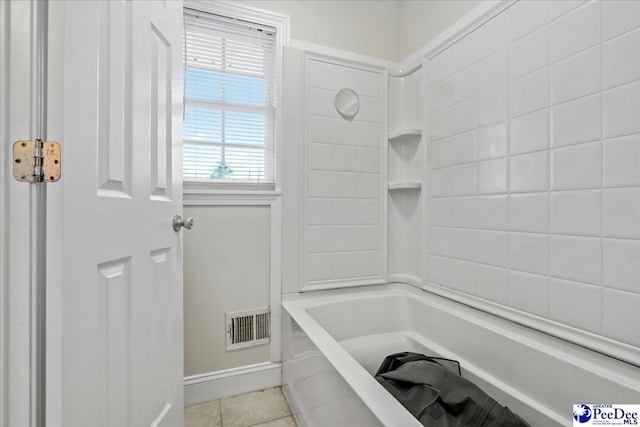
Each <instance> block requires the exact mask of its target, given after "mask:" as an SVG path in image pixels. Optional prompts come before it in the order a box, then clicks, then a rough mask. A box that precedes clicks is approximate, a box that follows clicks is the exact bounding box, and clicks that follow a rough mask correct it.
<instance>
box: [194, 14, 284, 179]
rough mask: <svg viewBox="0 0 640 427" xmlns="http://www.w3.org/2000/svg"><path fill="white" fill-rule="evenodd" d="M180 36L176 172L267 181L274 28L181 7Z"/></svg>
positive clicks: (271, 171) (271, 167)
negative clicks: (178, 157)
mask: <svg viewBox="0 0 640 427" xmlns="http://www.w3.org/2000/svg"><path fill="white" fill-rule="evenodd" d="M184 39H185V47H184V48H185V89H184V90H185V100H184V101H185V102H184V107H185V112H184V126H183V141H184V145H183V175H184V180H185V181H199V182H217V183H222V182H227V183H245V184H246V183H251V184H258V183H259V184H262V183H273V182H275V111H276V30H275V28H271V27H267V26H264V25H259V24H253V23H249V22H245V21H240V20H234V19H230V18H226V17H222V16H217V15H213V14H209V13H205V12H199V11H193V10H189V9H185V33H184Z"/></svg>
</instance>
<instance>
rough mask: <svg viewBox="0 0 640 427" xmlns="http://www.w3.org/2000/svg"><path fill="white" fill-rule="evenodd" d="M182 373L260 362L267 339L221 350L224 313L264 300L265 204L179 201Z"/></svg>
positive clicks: (267, 212)
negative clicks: (182, 225) (189, 226)
mask: <svg viewBox="0 0 640 427" xmlns="http://www.w3.org/2000/svg"><path fill="white" fill-rule="evenodd" d="M183 216H185V217H189V216H190V217H193V219H194V220H195V226H194V228H193V230H185V231H184V254H185V256H184V374H185V376H190V375H195V374H203V373H208V372H214V371H218V370H221V369H227V368H233V367H238V366H244V365H250V364H254V363H260V362H266V361H268V360H269V345H268V344H265V345H261V346H256V347H249V348H245V349H239V350H233V351H230V352H227V351H226V350H225V336H226V335H225V316H224V315H225V313H227V312H233V311H240V310H250V309H255V308H261V307H266V306H269V305H270V301H269V295H270V293H269V286H270V262H271V260H270V256H269V248H270V245H271V233H270V228H271V215H270V209H269V207H268V206H265V207H256V206H216V207H212V206H185V209H184V215H183Z"/></svg>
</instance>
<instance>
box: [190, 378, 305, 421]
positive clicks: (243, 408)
mask: <svg viewBox="0 0 640 427" xmlns="http://www.w3.org/2000/svg"><path fill="white" fill-rule="evenodd" d="M184 425H185V427H252V426H256V427H258V426H260V427H296V422H295V421H294V418H293V415H292V414H291V409H290V408H289V404H288V403H287V400H286V399H285V397H284V394H282V389H281V388H280V387H275V388H268V389H265V390H260V391H254V392H251V393H245V394H241V395H239V396H233V397H227V398H225V399H220V400H214V401H212V402H205V403H199V404H197V405H192V406H187V407H186V408H185V409H184Z"/></svg>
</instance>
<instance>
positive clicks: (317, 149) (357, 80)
mask: <svg viewBox="0 0 640 427" xmlns="http://www.w3.org/2000/svg"><path fill="white" fill-rule="evenodd" d="M307 86H308V88H307V96H308V111H307V117H306V123H307V138H306V141H307V142H306V166H307V167H306V176H307V189H306V199H305V203H306V209H305V211H306V215H307V218H306V223H307V231H306V242H307V244H306V251H307V252H306V260H307V262H306V269H307V281H308V282H310V283H322V282H331V281H349V280H357V279H362V278H377V277H381V274H382V270H381V267H380V266H381V265H382V260H383V257H382V255H383V251H382V249H383V248H382V242H383V239H382V230H383V227H382V194H383V193H382V154H381V153H382V151H381V147H382V145H381V144H382V141H383V138H382V135H381V117H382V106H381V87H382V80H381V75H380V73H374V72H370V71H366V70H360V69H356V68H352V67H345V66H341V65H337V64H331V63H328V62H322V61H318V60H313V59H311V60H309V62H308V79H307ZM344 87H349V88H352V89H354V90H356V92H357V93H358V96H359V98H360V111H359V113H358V115H357V116H356V117H355V119H354V120H351V121H347V120H344V119H343V118H341V117H340V116H339V115H338V114H337V113H336V110H335V108H334V104H333V99H334V97H335V93H336V92H337V91H338V90H340V89H342V88H344ZM443 185H448V184H447V183H446V180H444V179H443Z"/></svg>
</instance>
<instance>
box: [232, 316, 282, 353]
mask: <svg viewBox="0 0 640 427" xmlns="http://www.w3.org/2000/svg"><path fill="white" fill-rule="evenodd" d="M225 318H226V329H227V351H229V350H237V349H239V348H245V347H252V346H254V345H260V344H266V343H268V342H269V341H270V340H271V313H270V311H269V308H268V307H266V308H261V309H258V310H249V311H237V312H234V313H226V314H225Z"/></svg>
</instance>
